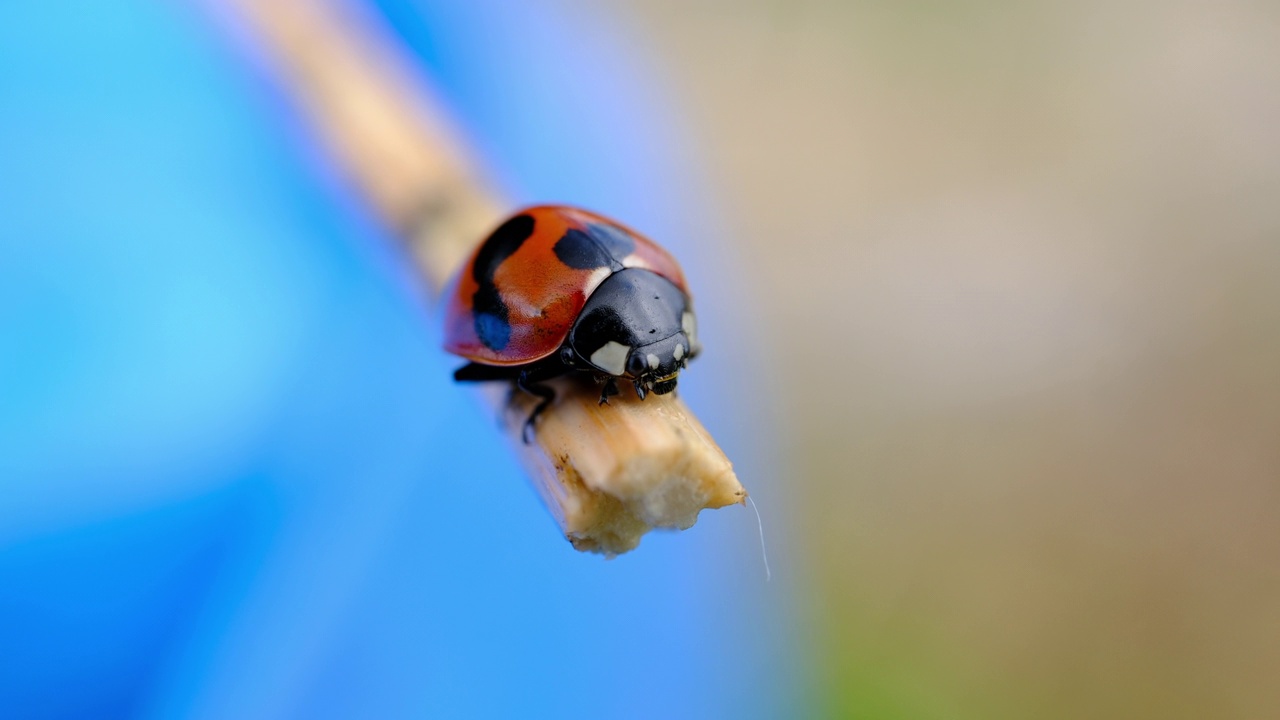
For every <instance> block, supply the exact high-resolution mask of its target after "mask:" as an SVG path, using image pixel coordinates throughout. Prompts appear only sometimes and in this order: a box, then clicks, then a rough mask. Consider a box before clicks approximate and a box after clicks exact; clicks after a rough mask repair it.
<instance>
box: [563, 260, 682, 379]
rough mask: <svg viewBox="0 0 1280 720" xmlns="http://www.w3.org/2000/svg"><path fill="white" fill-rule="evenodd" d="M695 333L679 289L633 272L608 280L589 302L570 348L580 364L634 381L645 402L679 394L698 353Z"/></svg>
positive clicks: (655, 277)
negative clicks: (650, 396) (679, 380)
mask: <svg viewBox="0 0 1280 720" xmlns="http://www.w3.org/2000/svg"><path fill="white" fill-rule="evenodd" d="M694 332H695V327H694V319H693V311H692V309H691V308H690V307H689V300H688V298H687V297H686V296H685V294H684V293H683V292H682V291H681V290H680V288H678V287H676V286H675V285H674V284H672V283H671V282H670V281H668V280H667V279H666V278H663V277H662V276H660V275H657V274H655V273H652V272H650V271H648V270H641V269H638V268H629V269H626V270H621V271H619V272H616V273H614V274H613V275H611V276H609V278H608V279H606V280H605V281H604V282H603V283H601V284H600V287H599V288H597V289H596V291H595V292H594V293H592V294H591V297H590V298H588V299H587V304H586V306H585V307H583V309H582V313H581V314H580V315H579V317H578V321H577V322H576V323H575V324H574V327H573V331H572V332H571V333H570V334H569V345H570V347H571V348H572V350H573V351H574V353H575V354H576V355H577V357H578V362H579V363H582V364H585V365H587V366H588V367H589V368H590V369H594V370H596V371H598V372H601V373H604V374H606V375H611V376H614V377H623V378H628V379H630V380H631V381H632V382H633V383H634V384H635V387H636V393H637V394H639V395H640V397H641V398H643V397H644V396H645V395H646V394H648V393H649V392H653V393H656V394H658V395H665V394H667V393H669V392H671V391H672V390H675V388H676V380H677V377H678V376H679V374H680V370H681V369H683V368H684V367H685V365H686V364H687V363H688V362H689V359H690V358H692V357H693V355H694V353H695V351H696V349H697V345H696V344H695V342H696V340H695V337H694Z"/></svg>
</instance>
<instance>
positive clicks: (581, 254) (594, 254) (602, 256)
mask: <svg viewBox="0 0 1280 720" xmlns="http://www.w3.org/2000/svg"><path fill="white" fill-rule="evenodd" d="M635 249H636V243H635V241H634V240H632V239H631V236H630V235H628V234H627V233H625V232H623V231H621V230H619V229H617V228H615V227H612V226H609V225H603V224H600V223H596V224H593V225H588V226H587V231H586V232H583V231H581V230H577V229H570V230H569V231H567V232H565V234H564V236H563V237H561V238H560V239H559V240H557V241H556V246H555V253H556V257H558V258H560V262H562V263H564V264H565V265H568V266H569V267H571V268H574V269H576V270H593V269H595V268H602V267H607V268H612V269H613V270H615V271H617V270H621V269H622V259H623V258H625V257H626V256H628V255H630V254H631V253H633V252H635Z"/></svg>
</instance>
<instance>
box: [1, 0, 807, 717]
mask: <svg viewBox="0 0 1280 720" xmlns="http://www.w3.org/2000/svg"><path fill="white" fill-rule="evenodd" d="M379 5H380V7H379V9H380V11H381V12H382V13H383V14H384V15H385V17H386V18H387V19H388V20H389V21H390V22H391V24H392V27H393V28H394V29H395V30H396V32H397V33H398V34H399V35H400V36H401V37H402V38H403V40H404V41H405V42H406V43H407V44H408V46H409V47H410V48H411V49H412V51H413V52H414V53H415V56H416V57H417V58H418V60H419V61H420V62H421V64H422V66H423V68H424V69H425V70H426V71H427V73H428V74H429V75H430V77H431V78H432V79H433V80H434V81H435V82H436V84H437V86H438V89H439V90H440V91H441V93H442V95H443V96H444V97H445V99H446V100H447V101H448V102H449V103H450V104H451V106H452V108H453V109H454V111H455V112H456V117H457V119H458V120H459V122H460V123H461V125H462V126H463V127H464V128H466V130H467V131H468V132H469V134H470V135H471V138H472V140H474V142H475V143H476V145H477V146H478V147H479V148H480V151H481V153H482V155H483V156H484V157H486V158H488V159H489V161H490V163H491V165H492V167H493V170H494V172H495V173H496V174H497V176H498V177H500V178H501V179H502V181H503V183H504V184H505V186H506V187H507V189H508V190H509V192H510V194H511V196H512V197H513V198H514V199H516V200H517V201H521V202H526V201H535V200H536V201H543V200H547V201H557V200H559V201H572V202H574V203H576V204H581V205H584V206H588V207H593V208H595V209H598V210H601V211H603V212H606V213H609V214H612V215H616V216H618V217H620V218H626V219H627V220H628V221H630V222H632V223H633V224H635V225H638V226H640V227H642V228H643V229H644V230H645V231H646V232H647V233H649V234H651V235H653V236H655V237H661V238H663V239H664V240H665V241H666V242H667V244H668V245H670V246H672V247H673V248H674V250H675V251H676V253H677V254H678V255H681V256H682V257H685V258H687V260H686V267H687V268H688V270H689V272H690V275H692V276H693V279H694V282H695V283H699V282H701V283H702V285H703V286H705V288H706V289H705V290H702V291H701V292H700V295H699V297H700V299H701V300H702V302H701V304H702V306H704V307H705V308H707V309H706V311H705V314H706V315H707V319H704V325H706V330H705V332H704V336H705V338H706V340H705V341H706V343H707V344H708V345H709V346H713V345H714V344H715V343H716V342H717V338H723V337H727V336H730V335H731V334H733V333H737V332H747V333H750V332H751V329H750V328H749V327H746V328H744V327H742V325H743V323H742V322H741V320H739V319H738V318H737V316H736V315H735V314H734V313H731V312H729V311H728V310H727V309H725V308H726V307H727V305H728V304H729V303H727V302H726V300H727V299H728V298H727V296H726V293H727V292H729V291H728V290H727V289H726V288H727V284H726V283H725V282H724V281H722V280H720V279H718V278H719V277H720V276H721V274H722V273H724V272H727V270H726V268H729V269H731V268H732V266H733V261H732V259H731V258H730V259H721V258H720V257H719V256H720V255H721V252H720V249H718V248H717V246H716V245H715V243H714V242H711V243H709V244H708V243H695V242H693V241H691V240H690V238H693V237H702V236H711V235H714V234H715V223H716V219H715V212H714V209H713V208H712V207H711V205H710V204H709V203H711V199H710V198H707V197H704V193H703V190H702V189H701V185H700V181H699V180H698V178H697V173H696V167H697V163H696V160H694V159H691V158H689V157H687V156H686V152H687V149H688V147H689V146H690V141H689V140H688V138H687V136H686V135H685V134H684V130H682V128H681V127H680V125H679V124H678V121H676V120H673V119H672V116H671V115H670V114H669V113H668V112H666V111H665V108H666V106H667V104H668V102H669V101H667V100H665V99H664V98H662V97H661V95H660V89H659V88H656V87H655V86H654V85H653V83H652V81H651V79H650V78H649V77H647V76H646V73H645V71H644V69H643V67H642V66H640V65H638V64H636V62H635V61H634V58H633V57H632V53H633V52H634V49H633V48H630V47H629V45H628V43H627V42H626V40H625V37H623V34H621V33H620V32H619V29H618V27H617V26H616V25H611V24H610V23H611V21H610V19H609V18H608V17H607V16H598V15H593V14H591V13H583V12H572V13H571V12H568V11H567V10H566V9H564V8H561V7H559V6H557V5H555V4H550V3H522V4H520V7H505V8H503V9H502V11H501V12H498V11H496V10H497V8H496V7H484V6H483V4H478V5H474V4H470V3H447V4H443V3H442V4H439V5H438V6H436V5H432V4H429V3H421V2H410V1H408V0H406V1H404V2H400V1H397V0H387V1H386V2H382V3H380V4H379ZM215 15H216V13H213V12H210V10H209V8H207V7H202V6H178V5H170V4H162V3H149V2H144V1H143V0H120V1H119V2H113V3H101V2H98V3H94V2H74V3H40V2H11V3H5V4H4V5H3V6H2V7H0V717H5V718H71V717H75V718H117V717H138V718H172V717H184V718H185V717H198V718H231V717H234V718H257V717H261V718H273V717H308V718H319V717H575V716H576V717H636V718H641V717H691V718H692V717H711V716H720V717H776V716H780V715H781V714H782V713H783V710H782V709H783V708H790V709H791V711H797V708H800V707H802V705H801V704H800V703H801V700H800V695H801V678H802V677H803V676H804V671H803V668H802V666H801V665H800V659H799V658H800V654H799V653H798V652H797V651H796V648H795V647H794V645H795V643H796V642H797V641H796V640H795V638H796V637H797V635H796V633H795V626H794V624H795V619H794V618H795V613H794V612H792V610H790V609H788V603H789V602H790V601H789V600H788V598H787V596H786V593H785V588H786V587H787V586H788V584H789V580H791V579H792V578H793V575H792V573H791V572H790V571H789V570H788V567H787V563H786V562H785V561H783V558H784V557H785V546H784V545H783V543H782V542H781V541H779V542H775V543H774V547H772V548H771V549H772V550H773V551H774V562H775V567H774V575H775V577H774V583H772V584H766V583H765V582H764V575H763V570H762V567H761V565H760V558H759V548H758V545H757V538H756V536H755V520H754V517H752V516H748V515H747V514H746V513H745V512H744V511H742V510H741V509H738V508H732V509H729V510H726V511H721V512H717V513H708V514H705V515H704V516H703V517H702V519H701V520H700V521H699V523H698V525H697V526H696V527H695V528H694V529H692V530H691V531H689V532H685V533H681V534H679V535H664V534H655V535H653V536H650V537H648V538H646V539H645V541H644V543H643V545H642V547H641V549H640V550H639V551H637V552H634V553H632V554H630V555H627V556H624V557H622V558H619V559H617V560H613V561H604V560H602V559H601V558H599V557H597V556H587V555H579V554H578V553H576V552H574V551H573V550H572V549H571V547H570V546H569V545H568V544H567V543H566V542H565V541H564V540H563V538H561V537H560V535H559V534H558V532H557V531H556V528H555V526H554V523H553V522H552V521H551V520H550V519H549V517H548V516H547V514H546V513H545V512H544V510H543V509H542V508H541V507H540V506H539V504H538V500H537V498H536V496H535V494H534V493H533V492H532V490H531V489H530V488H529V487H528V486H527V485H526V484H525V481H524V479H523V478H522V476H521V473H520V472H519V470H518V469H517V467H516V465H515V464H514V462H513V461H512V460H511V459H510V458H509V457H508V453H507V450H506V448H505V447H504V446H503V441H502V440H501V438H500V437H499V436H498V434H497V433H495V432H493V430H492V428H491V426H490V423H491V421H490V420H489V419H488V418H486V417H484V416H482V415H481V414H480V413H479V412H478V409H477V408H476V407H475V405H474V403H473V402H472V401H471V399H470V397H469V395H468V394H467V393H465V392H460V391H459V390H458V389H457V388H456V387H455V386H453V385H452V383H451V382H450V381H449V372H450V370H451V368H452V366H453V365H454V364H455V361H454V360H453V359H451V358H449V357H446V356H445V355H443V354H442V353H441V352H440V351H439V350H438V349H437V347H438V340H439V337H438V329H437V327H436V322H437V319H436V318H435V317H434V316H432V314H431V312H430V309H429V305H428V303H427V301H426V298H425V292H424V290H423V288H422V287H421V285H420V283H419V281H418V279H417V278H416V277H414V276H413V274H412V272H411V270H410V269H409V268H408V267H406V264H405V263H404V262H403V258H402V256H401V254H400V252H399V251H398V250H397V249H396V248H395V247H394V245H393V241H392V240H391V239H390V238H389V236H387V235H386V234H385V232H384V230H383V229H382V228H379V227H378V226H377V225H376V223H375V222H374V221H373V219H372V217H371V215H370V214H369V213H368V212H367V209H366V208H365V207H363V206H362V205H361V204H360V203H359V202H358V201H357V200H355V199H353V197H352V196H351V194H350V193H349V191H348V189H347V188H346V186H345V185H344V184H343V181H342V179H341V178H340V177H339V176H338V174H337V171H336V170H335V169H334V168H333V167H332V166H331V165H330V164H329V162H328V160H327V159H326V158H325V157H324V156H323V155H322V154H321V153H320V150H319V148H318V147H317V146H316V145H315V144H314V143H313V141H312V140H311V138H310V137H309V136H308V135H307V133H306V132H305V130H304V128H303V124H302V122H301V120H300V119H299V118H298V117H297V116H295V115H294V111H293V109H292V108H291V107H290V106H289V105H288V103H287V102H286V100H285V98H284V97H283V95H282V94H281V92H280V90H279V88H277V87H276V86H274V85H273V83H272V81H271V80H270V79H269V78H268V77H267V76H266V75H265V74H263V73H262V72H261V69H260V68H257V67H255V66H254V65H253V64H252V63H251V62H249V61H247V59H246V58H248V57H251V56H252V53H246V52H244V48H240V47H237V41H236V40H235V39H234V34H233V33H227V32H226V31H225V30H226V28H225V27H222V26H221V25H220V23H219V21H218V20H217V18H216V17H214V16H215ZM535 46H536V49H537V50H538V51H537V52H532V50H534V49H535ZM517 58H518V59H519V61H515V59H517ZM676 158H679V159H680V160H679V162H680V164H679V165H677V164H676V163H677V160H676ZM717 298H719V299H717ZM717 308H719V309H717ZM708 355H709V359H708V360H707V362H706V365H705V368H706V369H705V371H703V372H696V371H695V372H694V374H693V376H691V378H690V381H689V382H688V390H687V391H686V397H687V398H688V399H689V400H690V402H691V403H692V404H694V406H695V407H699V408H705V410H706V412H705V418H704V419H705V421H706V422H707V424H708V425H709V426H710V427H711V428H712V429H713V431H715V432H716V433H717V435H718V436H719V437H720V438H721V439H722V440H723V441H724V445H725V446H726V449H727V451H728V452H729V454H730V456H731V457H733V458H734V459H735V461H736V462H737V464H738V467H739V468H740V471H741V473H742V475H743V479H744V481H745V482H746V483H747V485H748V486H749V487H750V488H751V490H752V493H753V495H754V496H756V497H757V498H759V499H760V500H761V501H762V505H763V506H764V507H765V508H766V509H768V508H770V507H771V505H770V497H771V496H770V491H769V489H768V487H767V486H766V484H765V483H766V481H767V479H768V477H769V476H770V472H769V471H768V468H769V467H770V466H771V464H772V463H774V462H775V460H774V459H773V458H772V457H771V450H770V448H769V447H768V446H767V444H765V445H761V444H760V443H753V442H751V440H750V438H751V436H752V435H753V433H758V431H759V430H760V428H759V427H756V426H753V423H755V422H757V421H756V420H753V419H752V417H753V413H751V412H748V411H747V408H746V406H745V405H744V403H745V400H741V399H739V400H735V399H733V398H732V393H731V392H730V391H731V389H732V387H733V385H734V384H735V382H736V381H737V380H738V377H737V376H735V374H734V373H735V370H736V371H737V372H745V371H746V368H744V367H743V366H742V365H741V364H740V363H739V364H738V365H735V364H733V363H730V362H729V361H728V359H727V358H725V357H724V356H722V357H721V358H720V359H719V360H716V359H714V357H715V354H714V352H713V353H709V354H708ZM717 366H718V367H717ZM748 367H749V366H748ZM682 389H683V388H682ZM726 397H727V398H728V399H722V398H726ZM711 398H717V400H716V402H714V403H713V402H711V401H710V399H711ZM752 407H753V408H755V409H756V411H757V413H759V411H760V409H761V407H760V406H759V405H755V404H753V405H752ZM760 414H763V413H760ZM766 519H768V512H766Z"/></svg>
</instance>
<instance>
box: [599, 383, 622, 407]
mask: <svg viewBox="0 0 1280 720" xmlns="http://www.w3.org/2000/svg"><path fill="white" fill-rule="evenodd" d="M617 394H618V379H617V378H614V377H611V378H609V379H608V380H605V381H604V387H602V388H600V404H601V405H608V404H609V398H611V397H613V396H614V395H617Z"/></svg>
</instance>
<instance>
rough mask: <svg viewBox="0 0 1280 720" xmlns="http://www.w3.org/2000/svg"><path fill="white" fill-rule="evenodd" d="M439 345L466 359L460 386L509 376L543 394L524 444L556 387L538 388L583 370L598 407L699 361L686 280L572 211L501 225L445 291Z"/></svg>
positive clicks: (660, 256) (666, 385) (606, 223)
mask: <svg viewBox="0 0 1280 720" xmlns="http://www.w3.org/2000/svg"><path fill="white" fill-rule="evenodd" d="M445 303H446V307H445V342H444V347H445V350H447V351H448V352H450V353H453V354H455V355H459V356H461V357H463V358H465V359H467V360H469V361H470V362H469V363H468V364H466V365H464V366H463V367H461V368H459V369H458V370H457V371H456V372H455V373H454V374H453V377H454V379H455V380H458V381H462V382H469V381H487V380H514V381H515V382H516V385H517V386H518V387H520V388H521V389H522V390H524V391H526V392H528V393H531V394H533V395H536V396H538V397H539V398H541V400H540V402H539V403H538V405H537V406H536V407H535V408H534V410H533V412H532V413H531V414H530V416H529V419H528V421H527V422H526V423H525V439H526V441H527V440H528V436H529V433H530V431H531V429H532V427H533V424H534V421H535V420H536V419H537V417H538V415H539V414H540V413H541V412H542V411H543V410H545V409H546V408H547V406H548V405H550V404H551V401H552V400H553V399H554V398H555V391H554V390H552V389H551V388H550V387H548V386H546V385H544V384H542V382H543V381H545V380H549V379H551V378H554V377H557V376H560V375H565V374H568V373H575V372H583V373H591V374H592V375H593V376H595V378H596V379H597V380H598V381H599V382H601V383H602V385H603V387H602V389H601V391H600V403H601V404H606V403H608V402H609V398H610V397H611V396H613V395H617V394H618V381H619V380H624V381H629V382H631V384H632V385H634V387H635V390H636V394H637V395H638V396H639V397H640V399H641V400H643V399H644V398H645V396H646V395H647V394H648V393H650V392H653V393H654V394H657V395H665V394H667V393H669V392H671V391H673V390H675V388H676V380H677V379H678V378H679V375H680V371H681V370H682V369H683V368H684V367H685V366H686V365H687V364H688V362H689V360H691V359H692V358H693V357H695V356H696V355H697V354H698V351H699V346H698V342H697V336H696V332H697V323H696V320H695V319H694V314H693V306H692V303H691V301H690V297H689V290H688V288H687V286H686V285H685V279H684V273H683V272H682V271H681V270H680V266H679V265H678V264H677V263H676V261H675V259H674V258H672V257H671V255H670V254H669V253H668V252H667V251H666V250H663V249H662V248H661V247H659V246H658V245H657V244H656V243H654V242H653V241H652V240H649V239H648V238H646V237H644V236H643V235H641V234H639V233H637V232H635V231H634V230H631V229H630V228H627V227H625V226H623V225H621V224H619V223H617V222H614V221H613V220H610V219H608V218H605V217H602V216H600V215H597V214H595V213H591V212H588V211H586V210H580V209H577V208H572V207H563V206H554V205H543V206H539V207H533V208H529V209H527V210H523V211H521V212H519V213H517V214H516V215H514V216H513V217H511V218H510V219H508V220H507V221H506V222H504V223H503V224H502V225H501V226H499V227H498V229H497V230H495V231H494V232H493V234H492V235H490V236H489V237H488V238H487V239H486V240H485V241H484V242H483V243H482V244H481V245H480V247H478V248H476V250H475V252H474V253H473V254H472V255H471V257H470V259H468V260H467V262H466V263H465V264H464V265H463V266H462V269H461V270H460V271H459V272H458V274H457V275H456V276H454V278H453V280H452V281H451V282H450V283H449V285H448V286H447V287H446V289H445Z"/></svg>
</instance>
